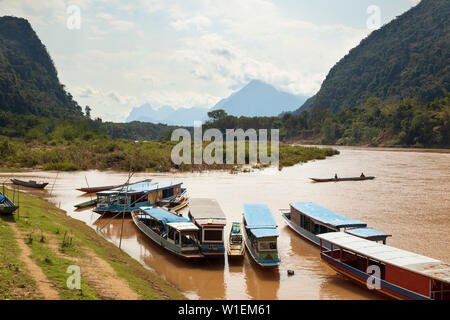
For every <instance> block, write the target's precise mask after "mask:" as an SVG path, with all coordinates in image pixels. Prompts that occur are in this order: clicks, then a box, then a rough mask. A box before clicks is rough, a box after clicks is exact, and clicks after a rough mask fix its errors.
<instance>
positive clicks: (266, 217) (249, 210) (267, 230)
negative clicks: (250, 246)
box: [244, 203, 278, 238]
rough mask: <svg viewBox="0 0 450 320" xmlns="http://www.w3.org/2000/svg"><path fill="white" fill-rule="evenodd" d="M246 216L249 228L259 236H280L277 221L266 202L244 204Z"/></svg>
mask: <svg viewBox="0 0 450 320" xmlns="http://www.w3.org/2000/svg"><path fill="white" fill-rule="evenodd" d="M244 217H245V221H246V222H247V226H246V227H247V228H248V229H250V230H251V231H252V233H253V234H254V235H255V237H257V238H264V237H278V231H277V229H276V228H277V223H276V221H275V219H274V218H273V215H272V212H271V211H270V209H269V207H268V206H266V205H265V204H250V203H245V204H244Z"/></svg>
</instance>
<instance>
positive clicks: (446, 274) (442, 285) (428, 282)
mask: <svg viewBox="0 0 450 320" xmlns="http://www.w3.org/2000/svg"><path fill="white" fill-rule="evenodd" d="M318 237H319V238H320V242H321V245H320V247H321V253H320V256H321V259H322V260H323V261H324V262H326V263H327V264H328V265H329V266H330V267H331V268H333V269H334V270H335V271H336V272H338V273H339V274H341V275H343V276H345V277H346V278H348V279H349V280H351V281H353V282H355V283H357V284H358V285H360V286H362V287H365V288H367V289H369V290H371V291H374V292H376V293H379V294H381V295H383V296H385V297H388V298H392V299H399V300H430V299H433V300H450V264H448V263H445V262H442V261H439V260H435V259H432V258H429V257H425V256H422V255H419V254H416V253H412V252H409V251H406V250H401V249H397V248H394V247H390V246H387V245H383V244H380V243H376V242H374V241H369V240H366V239H361V238H358V237H355V236H353V235H350V234H348V233H344V232H332V233H325V234H321V235H319V236H318ZM324 243H328V244H329V246H328V247H329V249H326V248H325V246H324V245H323V244H324ZM373 270H378V274H377V272H375V273H374V271H373ZM369 271H370V272H369Z"/></svg>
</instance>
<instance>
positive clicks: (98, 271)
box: [46, 235, 140, 300]
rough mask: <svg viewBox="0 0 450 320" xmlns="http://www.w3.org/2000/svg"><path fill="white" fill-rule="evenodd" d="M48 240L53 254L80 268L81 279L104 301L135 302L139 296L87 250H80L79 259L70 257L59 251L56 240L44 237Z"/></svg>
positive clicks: (94, 254)
mask: <svg viewBox="0 0 450 320" xmlns="http://www.w3.org/2000/svg"><path fill="white" fill-rule="evenodd" d="M46 237H47V239H49V240H50V243H49V245H50V248H51V249H52V251H53V253H55V254H56V255H57V256H60V257H62V258H65V259H68V260H72V261H73V262H74V264H76V265H78V266H79V267H80V271H81V278H82V279H84V280H86V281H87V282H88V283H89V285H90V286H91V288H92V289H94V290H95V291H96V292H97V293H98V294H99V296H100V298H101V299H104V300H137V299H139V298H140V297H139V295H138V294H137V293H136V292H134V291H133V290H132V289H131V288H130V287H129V285H128V284H127V282H126V281H125V280H124V279H122V278H120V277H119V276H118V275H117V273H116V272H115V270H114V269H113V267H111V265H110V264H109V263H108V262H106V261H105V260H104V259H102V258H100V257H99V256H98V255H97V254H96V253H95V252H94V251H93V250H91V249H89V248H80V249H81V250H82V252H83V254H82V255H80V257H72V256H69V255H66V254H64V253H62V252H61V251H60V250H59V246H58V243H57V242H56V239H54V238H51V237H49V236H48V235H46Z"/></svg>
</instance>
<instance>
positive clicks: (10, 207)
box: [0, 192, 19, 215]
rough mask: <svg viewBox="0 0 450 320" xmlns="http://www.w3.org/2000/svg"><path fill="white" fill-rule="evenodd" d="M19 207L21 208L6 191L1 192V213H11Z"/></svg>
mask: <svg viewBox="0 0 450 320" xmlns="http://www.w3.org/2000/svg"><path fill="white" fill-rule="evenodd" d="M17 209H19V207H18V206H16V205H15V204H14V203H13V202H12V201H11V200H9V199H8V197H7V196H6V195H5V194H4V193H1V192H0V214H2V215H10V214H13V212H14V211H16V210H17Z"/></svg>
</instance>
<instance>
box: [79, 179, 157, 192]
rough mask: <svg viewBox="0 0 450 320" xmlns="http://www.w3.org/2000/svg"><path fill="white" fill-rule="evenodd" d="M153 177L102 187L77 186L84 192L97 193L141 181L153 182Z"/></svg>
mask: <svg viewBox="0 0 450 320" xmlns="http://www.w3.org/2000/svg"><path fill="white" fill-rule="evenodd" d="M151 181H152V179H145V180H142V181H139V182H134V183H124V184H118V185H110V186H101V187H87V188H77V190H78V191H81V192H84V193H97V192H102V191H107V190H112V189H116V188H122V187H126V186H129V185H132V184H136V183H141V182H151Z"/></svg>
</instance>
